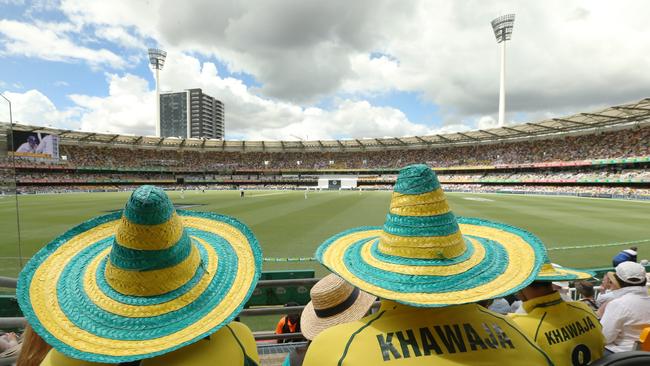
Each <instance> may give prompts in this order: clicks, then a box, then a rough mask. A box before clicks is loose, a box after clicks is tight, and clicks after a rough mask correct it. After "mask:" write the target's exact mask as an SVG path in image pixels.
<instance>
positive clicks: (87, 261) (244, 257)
mask: <svg viewBox="0 0 650 366" xmlns="http://www.w3.org/2000/svg"><path fill="white" fill-rule="evenodd" d="M217 262H218V265H217ZM261 265H262V253H261V250H260V247H259V244H258V242H257V239H256V238H255V236H254V235H253V233H252V232H251V231H250V229H249V228H248V227H246V226H245V225H244V224H242V223H241V222H239V221H237V220H235V219H234V218H232V217H227V216H223V215H219V214H214V213H208V212H194V211H182V210H176V209H175V208H174V205H173V204H172V202H171V200H170V199H169V197H168V196H167V194H166V193H165V192H164V191H163V190H162V189H160V188H158V187H154V186H142V187H139V188H138V189H136V190H135V191H134V192H133V194H132V195H131V197H130V198H129V200H128V202H127V203H126V206H125V208H124V210H122V211H119V212H115V213H111V214H107V215H103V216H99V217H96V218H94V219H91V220H90V221H86V222H85V223H83V224H81V225H79V226H76V227H74V228H72V229H70V230H69V231H67V232H66V233H64V234H63V235H61V236H59V237H58V238H56V239H54V241H52V242H51V243H49V244H47V245H46V246H44V247H43V249H41V250H40V251H39V252H38V253H36V255H34V256H33V257H32V258H31V260H30V261H29V262H28V264H27V265H26V266H25V268H24V269H23V271H22V272H21V274H20V277H19V279H18V288H17V290H16V296H17V298H18V301H19V304H20V307H21V309H22V311H23V313H24V314H25V317H26V318H27V321H28V322H29V324H30V325H31V326H32V328H33V329H34V331H36V332H37V333H38V335H40V336H41V337H42V338H43V339H44V340H45V341H46V342H47V343H49V344H50V345H52V347H54V349H53V350H52V351H50V353H49V354H48V355H47V356H46V357H45V359H44V361H43V364H44V365H47V366H69V365H85V364H93V363H106V364H117V363H132V364H138V365H142V366H146V365H170V366H172V365H193V366H201V365H214V364H223V365H244V366H253V365H257V364H258V362H259V357H258V355H257V348H256V347H255V340H254V338H253V334H252V333H251V331H250V329H248V327H246V326H245V325H243V324H241V323H237V322H232V320H233V319H234V318H235V316H236V315H237V314H238V313H239V311H240V310H241V309H242V307H243V306H244V304H245V303H246V301H247V300H248V298H249V297H250V295H251V294H252V292H253V290H254V288H255V285H256V283H257V280H258V278H259V275H260V271H261Z"/></svg>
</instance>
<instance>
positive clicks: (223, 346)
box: [41, 322, 260, 366]
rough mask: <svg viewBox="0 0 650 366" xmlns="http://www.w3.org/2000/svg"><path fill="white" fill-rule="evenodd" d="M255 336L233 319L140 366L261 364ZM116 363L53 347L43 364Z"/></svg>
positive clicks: (69, 365) (66, 365) (61, 365)
mask: <svg viewBox="0 0 650 366" xmlns="http://www.w3.org/2000/svg"><path fill="white" fill-rule="evenodd" d="M259 362H260V360H259V356H258V354H257V346H256V344H255V338H254V337H253V333H251V331H250V329H248V327H247V326H246V325H244V324H242V323H238V322H232V323H230V324H228V325H226V326H225V327H223V328H221V329H219V330H218V331H217V332H215V333H214V334H212V335H210V337H209V338H207V337H206V339H202V340H200V341H197V342H194V343H192V344H190V345H188V346H185V347H183V348H180V349H177V350H175V351H172V352H169V353H166V354H164V355H161V356H156V357H153V358H147V359H144V360H142V361H140V366H153V365H165V366H181V365H183V366H188V365H189V366H202V365H206V366H207V365H210V366H212V365H242V366H256V365H259ZM91 365H92V366H97V365H106V366H110V365H112V366H115V365H114V364H100V363H93V362H87V361H81V360H76V359H73V358H69V357H67V356H65V355H63V354H62V353H60V352H58V351H56V350H54V349H52V350H51V351H50V352H49V353H48V354H47V356H46V357H45V359H44V360H43V362H41V366H91Z"/></svg>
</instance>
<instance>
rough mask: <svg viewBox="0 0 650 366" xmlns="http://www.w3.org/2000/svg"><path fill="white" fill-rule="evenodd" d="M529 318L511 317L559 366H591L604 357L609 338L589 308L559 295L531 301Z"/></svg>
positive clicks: (527, 308) (525, 305) (515, 315)
mask: <svg viewBox="0 0 650 366" xmlns="http://www.w3.org/2000/svg"><path fill="white" fill-rule="evenodd" d="M523 306H524V309H525V310H526V312H527V313H528V314H510V317H511V318H512V320H513V321H514V322H515V323H516V324H517V325H519V326H520V327H521V329H523V331H524V332H525V333H526V335H528V336H529V337H530V338H532V339H533V340H534V341H535V342H537V344H538V345H539V346H540V347H541V348H542V349H543V350H544V351H545V352H546V354H548V355H549V357H551V359H552V360H553V362H554V363H555V365H556V366H579V365H587V364H589V363H590V362H592V361H594V360H597V359H599V358H601V357H602V356H603V350H604V348H605V337H604V336H603V333H602V331H601V326H600V323H599V322H598V318H597V317H596V315H595V314H594V312H593V311H592V310H591V309H590V308H589V306H588V305H587V304H584V303H581V302H577V301H570V302H566V301H564V300H562V298H561V297H560V294H559V293H558V292H554V293H552V294H550V295H546V296H542V297H537V298H534V299H532V300H528V301H526V302H524V304H523Z"/></svg>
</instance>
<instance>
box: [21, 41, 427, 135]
mask: <svg viewBox="0 0 650 366" xmlns="http://www.w3.org/2000/svg"><path fill="white" fill-rule="evenodd" d="M171 56H173V57H171V58H170V60H171V62H170V63H168V64H167V65H166V68H165V73H164V74H163V76H162V77H163V79H162V80H163V82H162V84H163V85H162V89H163V90H183V89H185V88H190V87H192V88H193V87H200V88H203V90H204V92H206V93H208V94H210V95H212V96H214V97H216V98H219V99H221V100H222V101H224V102H225V105H226V134H227V136H236V137H240V136H241V137H244V138H246V139H285V140H287V139H295V137H292V135H293V136H297V137H299V138H309V139H331V138H337V137H341V136H358V137H385V136H407V135H418V134H420V135H422V134H428V133H434V132H435V131H433V130H431V129H429V128H427V127H425V126H422V125H418V124H414V123H412V122H410V121H409V120H408V118H407V117H406V116H405V115H404V113H402V112H401V111H399V110H397V109H394V108H390V107H376V106H373V105H371V104H370V103H368V102H366V101H353V100H337V101H335V107H334V108H333V109H332V110H324V109H321V108H314V107H310V108H304V107H301V106H299V105H296V104H292V103H288V102H281V101H274V100H271V99H265V98H262V97H259V96H257V95H255V94H253V93H252V92H251V90H250V89H248V88H247V87H246V86H245V85H244V84H243V83H242V82H241V81H240V80H237V79H234V78H224V77H221V76H219V75H218V72H217V69H216V67H215V65H214V64H212V63H200V62H199V61H198V60H197V59H196V58H194V57H192V56H188V55H185V54H172V55H171ZM107 78H108V84H109V91H108V96H106V97H97V96H89V95H80V94H73V95H70V96H69V98H70V99H71V100H72V101H73V102H74V103H75V107H73V108H71V109H69V110H66V111H58V110H57V109H56V107H55V106H54V104H53V103H52V102H51V101H50V100H49V99H47V97H45V96H44V95H43V94H41V93H40V92H37V91H33V90H32V91H29V92H27V93H24V94H20V97H21V98H23V99H21V100H20V101H19V102H18V103H17V104H20V105H21V106H22V107H23V109H22V110H21V111H20V116H21V117H20V118H21V120H22V121H24V122H26V123H35V124H41V125H43V124H47V123H52V124H53V125H54V126H58V127H64V128H70V121H71V120H72V117H74V120H77V121H79V122H78V124H77V125H76V127H78V128H80V129H81V130H84V131H94V132H107V131H109V132H112V133H132V134H137V135H153V133H154V122H153V121H154V114H155V112H154V111H155V107H154V95H155V94H154V91H153V90H151V88H150V87H149V85H148V82H147V81H146V80H144V79H142V78H141V77H139V76H135V75H131V74H126V75H123V76H120V75H116V74H109V75H107ZM12 96H19V94H12ZM28 112H30V113H31V114H28ZM43 121H47V123H44V122H43Z"/></svg>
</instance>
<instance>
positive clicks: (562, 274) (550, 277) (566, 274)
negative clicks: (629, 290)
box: [535, 267, 596, 282]
mask: <svg viewBox="0 0 650 366" xmlns="http://www.w3.org/2000/svg"><path fill="white" fill-rule="evenodd" d="M553 272H554V273H548V274H546V273H542V272H540V273H539V274H538V275H537V277H536V278H535V281H549V282H552V281H578V280H587V279H590V278H593V277H594V276H595V275H596V274H595V273H594V272H589V271H581V270H577V269H574V268H567V267H556V268H554V271H553Z"/></svg>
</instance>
